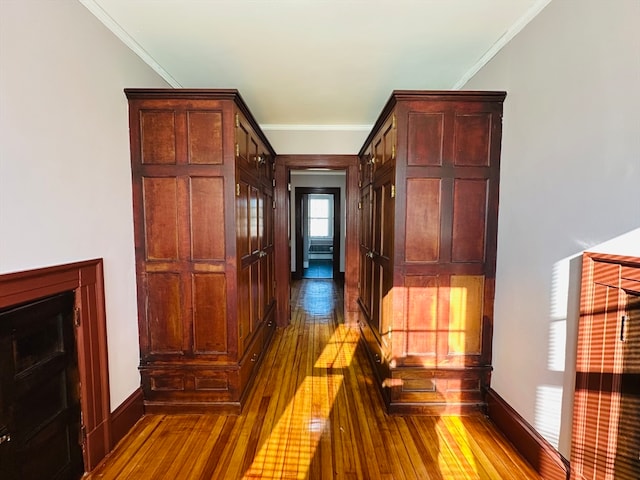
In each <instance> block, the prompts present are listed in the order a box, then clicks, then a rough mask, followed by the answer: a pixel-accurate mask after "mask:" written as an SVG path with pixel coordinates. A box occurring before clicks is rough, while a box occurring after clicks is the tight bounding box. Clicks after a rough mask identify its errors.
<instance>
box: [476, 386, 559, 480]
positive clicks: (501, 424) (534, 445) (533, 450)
mask: <svg viewBox="0 0 640 480" xmlns="http://www.w3.org/2000/svg"><path fill="white" fill-rule="evenodd" d="M486 400H487V414H488V415H489V418H490V419H491V420H492V421H493V423H495V424H496V426H497V427H498V428H499V429H500V430H501V431H502V433H503V434H504V435H505V436H506V437H507V438H508V439H509V441H510V442H511V443H512V444H513V445H514V446H515V447H516V449H517V450H518V451H519V452H520V454H521V455H522V456H523V457H524V458H525V459H526V460H527V461H528V462H529V463H530V464H531V466H532V467H533V468H534V469H535V470H536V471H537V472H538V473H539V474H540V476H541V477H542V478H543V479H544V480H568V479H569V472H570V469H569V461H568V460H567V459H565V458H564V457H563V456H562V455H561V454H560V452H558V451H557V450H556V449H555V448H554V447H553V446H552V445H551V444H549V442H547V441H546V440H545V439H544V438H543V437H542V436H541V435H540V434H539V433H538V432H537V431H536V430H535V429H534V428H533V427H532V426H531V425H529V423H528V422H527V421H526V420H525V419H524V418H522V416H520V414H519V413H518V412H516V411H515V410H514V409H513V408H512V407H511V405H509V404H508V403H507V402H506V401H505V400H504V399H503V398H502V397H501V396H500V395H498V393H496V391H495V390H493V389H491V388H488V389H487V392H486Z"/></svg>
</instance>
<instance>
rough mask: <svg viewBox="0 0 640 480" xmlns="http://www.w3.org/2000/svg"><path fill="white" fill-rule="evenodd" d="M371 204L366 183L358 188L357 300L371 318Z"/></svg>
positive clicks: (368, 186) (369, 188) (368, 187)
mask: <svg viewBox="0 0 640 480" xmlns="http://www.w3.org/2000/svg"><path fill="white" fill-rule="evenodd" d="M372 205H373V204H372V200H371V186H370V185H369V184H367V185H366V186H365V187H364V188H362V189H361V190H360V203H359V209H360V235H359V240H360V241H359V243H360V274H359V281H358V299H359V300H358V301H359V303H360V307H361V308H362V310H363V312H364V314H365V315H366V316H367V319H370V318H371V292H372V282H373V276H372V275H373V261H372V258H373V242H372V219H373V206H372Z"/></svg>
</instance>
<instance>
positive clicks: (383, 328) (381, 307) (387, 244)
mask: <svg viewBox="0 0 640 480" xmlns="http://www.w3.org/2000/svg"><path fill="white" fill-rule="evenodd" d="M372 194H373V199H372V212H373V215H372V257H371V260H372V263H373V265H372V272H373V273H372V277H373V278H372V301H371V326H372V327H374V328H375V329H376V330H377V331H378V332H379V334H380V335H381V337H382V338H383V343H384V336H385V335H386V334H387V333H388V332H389V331H390V330H391V319H392V311H393V301H392V287H393V237H394V234H393V231H394V217H395V215H394V208H395V186H394V184H393V175H392V174H391V173H390V174H388V175H385V176H384V177H383V178H381V179H376V180H375V181H374V184H373V189H372Z"/></svg>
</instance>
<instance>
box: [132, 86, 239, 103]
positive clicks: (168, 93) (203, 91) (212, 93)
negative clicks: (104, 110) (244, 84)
mask: <svg viewBox="0 0 640 480" xmlns="http://www.w3.org/2000/svg"><path fill="white" fill-rule="evenodd" d="M124 93H125V95H126V96H127V98H130V99H132V98H198V99H224V100H236V99H240V100H241V101H242V102H243V103H244V100H242V97H241V95H240V92H239V91H238V90H237V89H235V88H125V89H124Z"/></svg>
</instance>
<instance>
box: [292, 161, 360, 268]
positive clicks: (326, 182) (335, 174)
mask: <svg viewBox="0 0 640 480" xmlns="http://www.w3.org/2000/svg"><path fill="white" fill-rule="evenodd" d="M346 179H347V174H346V172H345V171H340V170H335V171H330V172H308V171H307V172H305V171H302V170H299V171H292V172H291V203H290V205H291V213H290V215H291V217H290V218H291V223H290V226H291V231H290V233H289V234H290V235H291V237H290V238H291V271H292V272H293V271H295V266H296V245H295V239H296V230H295V229H296V210H295V201H294V199H295V189H296V187H327V188H339V189H340V271H341V272H344V258H345V255H344V252H345V248H346V246H345V238H346V212H347V210H346V207H345V205H346V202H345V200H346V196H347V194H346ZM351 233H352V234H353V233H354V232H351Z"/></svg>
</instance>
